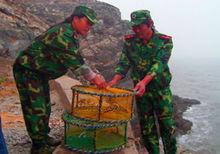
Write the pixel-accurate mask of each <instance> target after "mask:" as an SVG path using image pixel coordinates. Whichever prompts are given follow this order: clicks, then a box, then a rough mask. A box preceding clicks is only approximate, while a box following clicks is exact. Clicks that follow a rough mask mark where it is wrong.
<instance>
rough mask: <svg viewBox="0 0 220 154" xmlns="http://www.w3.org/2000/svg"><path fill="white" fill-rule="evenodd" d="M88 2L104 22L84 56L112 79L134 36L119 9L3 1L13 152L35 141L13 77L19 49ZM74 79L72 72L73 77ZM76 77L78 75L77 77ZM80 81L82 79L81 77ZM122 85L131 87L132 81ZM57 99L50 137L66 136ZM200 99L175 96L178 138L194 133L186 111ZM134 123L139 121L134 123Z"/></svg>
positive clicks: (0, 80)
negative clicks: (125, 43)
mask: <svg viewBox="0 0 220 154" xmlns="http://www.w3.org/2000/svg"><path fill="white" fill-rule="evenodd" d="M79 4H86V5H89V6H91V7H92V8H93V9H95V10H96V12H97V14H98V19H99V24H97V25H96V26H94V28H93V29H92V31H91V33H90V34H89V36H88V37H87V38H86V39H83V40H82V41H81V48H80V52H81V54H82V55H83V56H84V57H85V58H86V62H87V63H88V64H89V65H90V66H91V67H92V68H93V69H96V70H97V71H98V72H100V73H101V74H103V75H104V77H105V78H106V79H107V80H109V79H110V78H111V77H112V74H113V69H114V66H115V64H116V63H117V62H118V58H119V54H120V51H121V48H122V38H123V35H125V34H127V33H129V32H130V29H129V26H128V24H127V21H124V20H121V13H120V10H119V9H118V8H116V7H114V6H112V5H109V4H107V3H104V2H99V1H96V0H80V1H79V0H71V1H69V0H63V1H59V0H47V1H44V0H38V1H35V0H19V1H13V0H1V1H0V18H1V20H2V22H1V23H0V27H1V30H0V35H1V36H2V37H1V38H0V109H1V110H0V112H1V117H2V119H3V131H4V134H5V138H6V142H7V145H8V149H9V152H10V153H12V154H16V153H22V154H26V153H29V149H30V146H31V142H30V139H29V137H28V135H27V132H26V130H25V127H24V121H23V117H22V113H21V107H20V102H19V98H18V94H17V91H16V88H15V84H14V81H13V77H12V72H11V65H12V62H13V59H14V58H15V57H16V55H17V53H18V52H19V50H22V49H24V48H25V47H27V45H28V44H29V43H30V42H31V41H32V40H33V39H34V37H36V36H37V35H39V34H41V33H42V32H43V31H45V30H46V29H47V28H48V27H49V26H51V25H54V24H56V23H59V22H61V21H63V19H64V18H65V17H67V16H69V15H70V14H71V13H72V10H73V9H74V7H75V6H77V5H79ZM69 75H70V76H72V74H71V73H69ZM72 77H73V76H72ZM78 79H79V80H80V78H78ZM121 85H122V86H126V87H129V86H130V87H131V82H130V80H129V79H127V80H124V81H123V82H122V84H121ZM56 99H57V95H56V93H54V91H51V100H52V104H53V106H52V115H51V121H50V126H51V127H52V131H51V134H52V135H54V136H56V137H57V138H60V139H61V138H62V136H63V122H62V120H61V114H62V112H63V109H62V107H61V105H60V104H58V103H56ZM195 104H199V101H197V100H192V99H185V98H181V97H179V96H174V109H175V119H176V122H177V128H178V129H177V133H178V135H183V134H186V133H187V132H189V131H190V130H191V127H192V122H190V121H188V120H186V119H183V117H182V115H183V113H184V112H185V111H186V110H187V109H188V108H189V107H191V106H192V105H195ZM133 122H134V123H135V122H137V121H133Z"/></svg>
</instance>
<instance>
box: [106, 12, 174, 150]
mask: <svg viewBox="0 0 220 154" xmlns="http://www.w3.org/2000/svg"><path fill="white" fill-rule="evenodd" d="M130 23H131V26H132V29H133V31H134V34H132V35H128V36H125V42H124V47H123V50H122V53H121V57H120V60H119V63H118V65H117V67H116V69H115V72H116V74H115V76H114V77H113V79H112V80H111V81H110V82H109V83H108V84H109V85H110V86H113V85H115V84H117V83H118V81H119V80H121V79H122V78H123V77H125V75H126V73H127V72H128V70H129V69H131V78H132V79H133V82H134V85H135V88H134V90H136V91H137V98H136V101H137V108H138V114H139V118H140V124H141V130H142V137H143V140H144V144H145V146H146V148H147V150H148V152H149V153H152V154H158V153H159V135H158V132H157V128H156V124H155V121H156V118H157V120H158V123H159V130H160V135H161V138H162V141H163V146H164V152H165V154H175V153H176V139H175V137H174V132H175V128H176V126H175V122H174V119H173V104H172V93H171V90H170V81H171V73H170V71H169V67H168V60H169V58H170V55H171V50H172V48H173V43H172V39H171V37H170V36H167V35H164V34H160V33H158V32H157V31H156V30H155V28H154V24H153V20H152V19H151V16H150V12H149V11H148V10H138V11H135V12H133V13H131V22H130ZM155 115H156V116H155Z"/></svg>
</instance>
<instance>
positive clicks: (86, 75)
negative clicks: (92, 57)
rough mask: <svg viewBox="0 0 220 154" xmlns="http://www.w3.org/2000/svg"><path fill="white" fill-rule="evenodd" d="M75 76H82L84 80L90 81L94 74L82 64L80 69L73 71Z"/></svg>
mask: <svg viewBox="0 0 220 154" xmlns="http://www.w3.org/2000/svg"><path fill="white" fill-rule="evenodd" d="M74 73H75V74H76V75H82V76H83V77H84V78H85V79H86V80H89V81H90V80H92V79H93V78H94V77H95V76H96V73H95V72H93V71H92V69H91V68H90V67H89V66H87V65H86V64H83V65H82V66H81V67H79V68H78V69H76V70H75V71H74Z"/></svg>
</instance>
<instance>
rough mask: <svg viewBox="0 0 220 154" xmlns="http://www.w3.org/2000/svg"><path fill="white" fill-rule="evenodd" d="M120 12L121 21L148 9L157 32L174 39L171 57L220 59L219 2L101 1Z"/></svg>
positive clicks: (205, 0)
mask: <svg viewBox="0 0 220 154" xmlns="http://www.w3.org/2000/svg"><path fill="white" fill-rule="evenodd" d="M100 1H103V2H107V3H109V4H111V5H114V6H116V7H117V8H119V9H120V11H121V14H122V19H128V20H129V19H130V13H131V12H132V11H134V10H139V9H148V10H149V11H151V16H152V18H153V20H154V23H155V26H156V28H157V30H158V31H159V32H161V33H164V34H167V35H171V36H172V37H173V42H174V49H173V56H174V57H199V58H204V57H218V58H220V54H219V53H218V52H220V0H184V1H183V0H181V1H180V0H100Z"/></svg>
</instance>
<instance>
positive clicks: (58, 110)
mask: <svg viewBox="0 0 220 154" xmlns="http://www.w3.org/2000/svg"><path fill="white" fill-rule="evenodd" d="M12 62H13V60H12V59H5V58H2V57H0V70H1V72H0V76H1V77H3V76H4V78H5V81H4V82H1V84H0V108H1V117H2V122H3V131H4V135H5V138H6V142H7V146H8V149H9V152H10V153H12V154H16V153H22V154H26V153H28V152H29V149H30V146H31V141H30V138H29V137H28V135H27V132H26V130H25V126H24V121H23V116H22V112H21V105H20V102H19V97H18V94H17V91H16V87H15V84H14V81H13V77H12V72H11V71H12V70H11V68H12V67H11V65H12ZM124 84H125V85H127V86H129V84H131V83H130V82H123V83H122V84H121V85H122V86H123V85H124ZM57 102H58V96H57V93H56V92H55V91H54V90H53V89H52V90H51V103H52V115H51V119H50V126H51V128H52V129H51V134H52V135H53V136H55V137H56V138H60V139H62V137H63V132H64V130H63V125H64V124H63V122H62V120H61V115H62V113H63V107H62V105H61V104H60V103H57ZM195 104H199V101H197V100H193V99H185V98H181V97H179V96H174V111H175V112H174V113H175V116H174V117H175V120H176V123H177V134H178V135H183V134H186V133H187V132H189V131H190V130H191V127H192V122H190V121H188V120H186V119H184V118H183V117H182V115H183V113H184V112H185V111H186V110H187V109H188V108H189V107H191V106H192V105H195ZM137 122H138V121H137V120H135V119H134V120H133V121H132V124H134V125H135V123H137ZM135 126H136V125H135ZM133 129H135V128H133ZM134 132H137V133H139V131H138V130H136V131H134ZM134 135H135V134H134ZM183 149H184V148H183Z"/></svg>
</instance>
